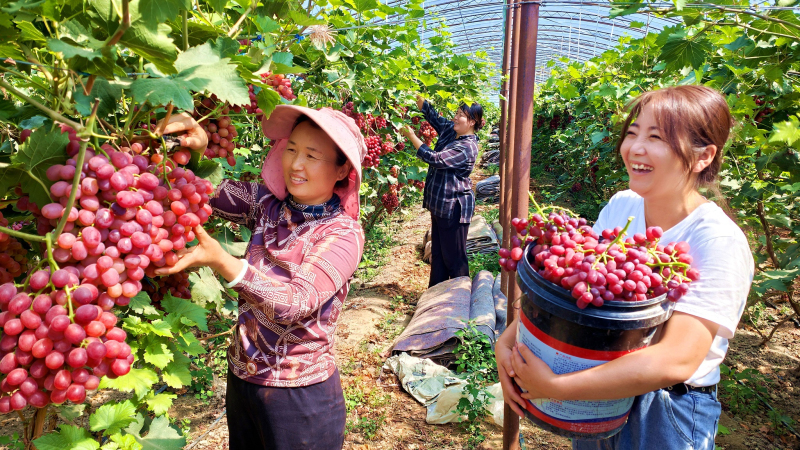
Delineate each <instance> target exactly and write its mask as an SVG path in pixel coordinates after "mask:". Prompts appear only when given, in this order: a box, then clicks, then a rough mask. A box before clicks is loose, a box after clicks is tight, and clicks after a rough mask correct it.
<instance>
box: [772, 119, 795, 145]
mask: <svg viewBox="0 0 800 450" xmlns="http://www.w3.org/2000/svg"><path fill="white" fill-rule="evenodd" d="M798 139H800V120H798V117H790V118H789V120H787V121H784V122H778V123H776V124H774V125H773V131H772V135H770V137H769V141H770V142H785V143H787V144H789V145H792V144H794V142H795V141H796V140H798Z"/></svg>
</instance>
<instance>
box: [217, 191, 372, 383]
mask: <svg viewBox="0 0 800 450" xmlns="http://www.w3.org/2000/svg"><path fill="white" fill-rule="evenodd" d="M211 206H212V207H213V209H214V213H215V214H216V215H218V216H219V217H222V218H224V219H227V220H230V221H232V222H234V223H237V224H239V225H241V226H245V227H247V228H249V229H250V230H251V231H252V238H251V240H250V244H249V245H248V247H247V253H246V254H245V260H246V262H247V266H246V269H245V271H244V276H243V278H241V280H240V281H238V283H236V284H235V286H233V289H235V290H236V291H237V292H238V294H239V321H238V324H237V325H236V330H235V338H234V339H233V343H232V344H231V346H230V348H229V349H228V363H229V367H230V369H231V371H233V373H234V375H236V376H237V377H239V378H241V379H243V380H246V381H247V382H250V383H254V384H258V385H263V386H273V387H297V386H308V385H312V384H315V383H319V382H322V381H325V380H326V379H327V378H328V377H330V376H331V375H333V373H334V371H335V370H336V363H335V360H334V355H333V344H334V331H335V330H336V323H337V321H338V319H339V313H340V311H341V308H342V304H343V303H344V300H345V298H346V297H347V292H348V290H349V288H350V278H351V277H352V276H353V273H355V270H356V267H357V266H358V263H359V261H360V260H361V253H362V252H363V249H364V233H363V231H362V229H361V225H360V224H359V223H358V222H357V221H356V220H354V219H353V218H352V217H350V216H349V215H347V214H345V213H344V211H343V210H342V208H341V206H340V204H339V197H337V196H336V195H335V194H334V196H333V198H332V199H331V200H330V201H328V202H327V203H324V204H322V205H314V206H307V205H299V204H296V203H294V202H293V201H292V200H291V197H289V198H287V199H286V200H284V201H280V200H278V199H277V198H276V197H275V196H274V195H273V194H272V193H271V192H270V191H269V190H268V189H267V188H266V186H264V185H260V184H257V183H245V182H236V181H229V180H225V181H223V182H222V184H220V186H219V187H218V188H217V191H216V193H215V195H214V198H213V199H212V200H211ZM234 281H236V280H234Z"/></svg>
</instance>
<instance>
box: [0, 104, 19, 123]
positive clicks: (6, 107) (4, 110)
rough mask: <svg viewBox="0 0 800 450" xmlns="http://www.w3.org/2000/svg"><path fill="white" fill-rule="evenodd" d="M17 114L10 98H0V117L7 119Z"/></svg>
mask: <svg viewBox="0 0 800 450" xmlns="http://www.w3.org/2000/svg"><path fill="white" fill-rule="evenodd" d="M16 114H17V106H16V105H14V102H12V101H10V100H5V99H0V119H2V120H8V118H9V117H13V116H15V115H16Z"/></svg>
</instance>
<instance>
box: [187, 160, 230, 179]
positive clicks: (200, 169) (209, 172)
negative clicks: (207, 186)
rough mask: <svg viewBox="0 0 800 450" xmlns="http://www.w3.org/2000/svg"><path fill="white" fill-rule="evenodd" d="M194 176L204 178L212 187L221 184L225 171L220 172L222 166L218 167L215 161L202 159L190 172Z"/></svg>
mask: <svg viewBox="0 0 800 450" xmlns="http://www.w3.org/2000/svg"><path fill="white" fill-rule="evenodd" d="M192 171H193V172H194V174H195V176H198V177H200V178H204V179H206V180H208V181H210V182H211V184H213V185H214V186H216V185H218V184H220V183H222V180H223V179H224V177H225V171H223V170H222V166H220V165H219V163H218V162H216V161H209V160H207V159H204V160H202V161H200V162H199V163H198V164H197V167H195V168H194V169H193V170H192Z"/></svg>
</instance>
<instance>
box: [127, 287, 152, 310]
mask: <svg viewBox="0 0 800 450" xmlns="http://www.w3.org/2000/svg"><path fill="white" fill-rule="evenodd" d="M128 307H129V308H130V309H131V311H133V312H135V313H137V314H144V315H146V316H149V315H159V312H158V310H157V309H155V308H154V307H153V305H152V303H150V296H149V295H147V292H145V291H139V293H138V294H136V295H135V296H134V297H132V298H131V302H130V304H128Z"/></svg>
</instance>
